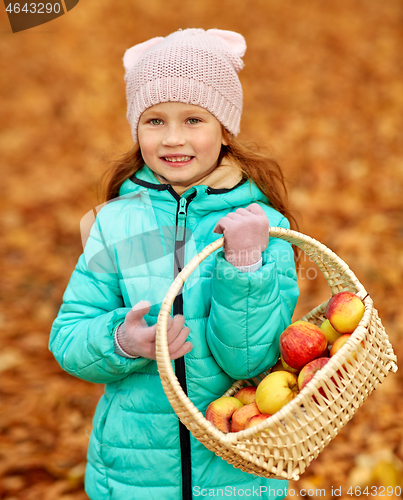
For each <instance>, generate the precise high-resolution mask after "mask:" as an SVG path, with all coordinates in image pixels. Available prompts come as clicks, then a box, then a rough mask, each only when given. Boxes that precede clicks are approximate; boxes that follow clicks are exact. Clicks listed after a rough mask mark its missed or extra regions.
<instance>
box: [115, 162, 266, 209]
mask: <svg viewBox="0 0 403 500" xmlns="http://www.w3.org/2000/svg"><path fill="white" fill-rule="evenodd" d="M193 193H194V194H193ZM136 194H139V195H141V194H143V195H144V196H147V197H149V199H150V201H151V202H152V204H153V205H154V206H156V205H160V204H161V207H162V206H164V207H166V208H168V205H171V206H172V209H173V210H175V211H176V208H177V206H178V203H179V201H180V198H181V197H180V196H179V195H178V194H177V193H176V192H175V191H174V189H173V188H172V186H171V185H170V184H161V183H160V182H159V181H158V179H157V178H156V177H155V175H154V173H153V171H152V170H151V169H150V168H149V167H148V166H147V165H144V167H142V168H141V169H139V170H138V171H137V172H135V174H134V175H133V176H132V177H131V178H130V179H127V180H126V181H125V182H124V183H123V184H122V186H121V188H120V193H119V195H120V196H130V195H136ZM191 195H192V198H194V199H193V201H192V203H190V204H189V211H191V212H195V215H198V216H205V215H207V214H208V213H210V212H216V211H221V210H225V209H228V208H232V209H233V208H234V207H237V206H245V205H248V204H250V203H254V202H256V201H263V202H264V203H266V204H267V203H268V200H267V198H266V197H265V196H264V195H263V193H262V192H261V191H260V190H259V189H258V187H257V186H256V184H255V183H254V182H253V181H252V180H245V179H242V180H241V181H240V182H239V183H238V184H237V185H235V186H233V187H232V188H218V189H216V188H211V187H209V186H206V185H194V186H191V187H190V188H189V189H187V190H186V191H185V193H183V195H182V196H183V197H185V198H188V197H189V196H191ZM212 195H216V196H212ZM168 210H169V209H168Z"/></svg>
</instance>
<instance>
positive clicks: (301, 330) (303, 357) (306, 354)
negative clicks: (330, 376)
mask: <svg viewBox="0 0 403 500" xmlns="http://www.w3.org/2000/svg"><path fill="white" fill-rule="evenodd" d="M326 348H327V340H326V337H325V334H324V333H323V332H322V330H321V329H320V328H319V327H318V326H316V325H314V324H313V323H309V322H308V321H302V320H300V321H295V322H294V323H291V325H290V326H288V327H287V328H286V329H285V330H284V331H283V333H282V334H281V335H280V353H281V356H282V358H283V360H284V361H285V362H286V363H287V365H289V366H291V368H295V369H296V370H298V371H300V370H301V369H302V368H303V367H304V366H305V365H306V364H307V363H309V362H310V361H312V360H313V359H315V358H320V357H321V356H323V354H324V353H325V352H326ZM269 413H270V412H269Z"/></svg>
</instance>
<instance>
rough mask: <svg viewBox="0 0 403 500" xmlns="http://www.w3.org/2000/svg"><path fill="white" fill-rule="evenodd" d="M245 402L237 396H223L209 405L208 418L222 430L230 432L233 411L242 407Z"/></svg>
mask: <svg viewBox="0 0 403 500" xmlns="http://www.w3.org/2000/svg"><path fill="white" fill-rule="evenodd" d="M242 406H243V404H242V403H241V402H240V401H239V399H237V398H233V397H226V396H225V397H224V396H223V397H222V398H219V399H216V400H215V401H213V402H212V403H210V404H209V405H208V408H207V410H206V419H207V420H208V421H209V422H211V423H212V424H214V425H215V426H216V427H218V429H220V431H222V432H230V430H231V425H230V419H231V417H232V415H233V413H234V412H235V411H236V410H237V409H238V408H242Z"/></svg>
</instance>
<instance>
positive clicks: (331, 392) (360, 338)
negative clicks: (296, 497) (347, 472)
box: [156, 227, 397, 480]
mask: <svg viewBox="0 0 403 500" xmlns="http://www.w3.org/2000/svg"><path fill="white" fill-rule="evenodd" d="M270 236H271V237H276V238H281V239H283V240H286V241H288V242H290V243H292V244H294V245H296V246H298V247H299V248H300V249H301V250H303V251H304V252H305V253H306V254H307V255H308V256H309V257H310V258H311V259H312V260H313V261H314V262H315V263H316V264H317V265H318V267H319V269H320V270H321V271H322V273H323V275H324V277H325V278H326V281H327V283H328V284H329V287H330V290H331V292H332V294H333V295H334V294H336V293H338V292H341V291H344V290H348V291H351V292H353V293H356V294H357V295H358V296H359V297H360V298H361V299H362V300H363V302H364V305H365V312H364V316H363V318H362V320H361V322H360V324H359V325H358V327H357V328H356V330H355V331H354V333H353V334H352V336H351V337H350V339H349V340H348V341H347V342H346V343H345V344H344V345H343V347H341V349H340V350H339V351H338V352H337V353H336V354H335V355H334V356H333V357H332V358H331V359H330V361H329V362H328V363H327V364H326V365H325V366H324V367H323V368H322V369H321V370H320V371H319V372H318V373H317V374H316V376H315V377H314V379H313V380H312V381H311V382H309V383H308V384H307V386H306V387H305V388H304V389H303V390H302V391H301V392H300V393H299V394H298V395H297V397H296V398H294V399H293V401H291V402H290V403H288V404H287V405H286V406H284V407H283V408H282V409H281V410H280V411H278V412H277V413H275V414H274V415H273V416H272V417H271V418H269V419H267V420H266V421H264V422H261V423H260V424H258V425H256V426H254V427H251V428H249V429H247V430H244V431H240V432H236V433H228V434H225V433H223V432H221V431H220V430H218V429H217V428H216V427H215V426H213V425H212V424H211V423H210V422H209V421H207V420H206V419H205V418H204V416H203V414H202V413H201V412H200V411H199V410H198V409H197V408H196V407H195V406H194V405H193V404H192V402H191V401H190V400H189V398H188V397H187V396H186V394H185V393H184V392H183V390H182V388H181V386H180V384H179V382H178V379H177V378H176V375H175V373H174V371H173V367H172V362H171V360H170V358H169V354H168V345H167V321H168V317H169V315H170V312H171V308H172V304H173V301H174V299H175V297H176V295H177V293H178V291H179V290H180V288H181V287H182V285H183V283H184V282H185V281H186V279H187V278H188V276H189V275H190V274H191V273H192V272H193V271H194V270H195V269H196V267H197V266H198V265H199V264H200V262H202V261H203V260H204V259H205V258H206V257H207V256H208V255H210V254H211V253H212V252H214V251H215V250H217V249H218V248H220V247H221V246H222V244H223V238H220V239H218V240H216V241H215V242H213V243H211V244H210V245H208V246H207V247H206V248H205V249H204V250H203V251H202V252H200V253H199V254H198V255H196V256H195V257H194V258H193V259H192V260H191V261H190V262H189V263H188V264H187V265H186V267H185V268H184V269H183V270H182V271H181V273H180V274H178V276H177V277H176V279H175V281H174V282H173V283H172V285H171V287H170V288H169V290H168V292H167V294H166V296H165V299H164V301H163V303H162V306H161V310H160V314H159V317H158V322H157V338H156V346H157V347H156V353H157V364H158V369H159V373H160V377H161V381H162V385H163V388H164V391H165V394H166V395H167V397H168V400H169V402H170V403H171V405H172V407H173V409H174V411H175V413H176V414H177V416H178V417H179V418H180V420H181V421H182V422H183V424H184V425H185V426H186V427H187V428H188V429H189V431H190V432H191V433H192V434H193V436H194V437H195V438H196V439H198V440H199V441H200V442H201V443H203V444H204V445H205V446H206V447H207V448H208V449H209V450H211V451H213V452H214V453H215V454H217V455H218V456H220V457H222V458H223V459H224V460H226V461H227V462H229V463H230V464H232V465H233V466H234V467H237V468H240V469H241V470H243V471H245V472H249V473H252V474H255V475H258V476H264V477H267V478H278V479H293V480H298V479H299V477H300V475H301V474H303V473H304V471H305V470H306V468H307V467H308V466H309V464H310V463H311V461H312V460H313V459H315V458H316V457H317V456H318V455H319V453H320V452H321V451H322V450H323V448H324V447H325V446H326V445H327V444H329V442H330V441H331V440H332V439H333V438H334V437H336V435H337V433H338V432H339V430H340V429H341V428H342V427H343V426H344V425H345V424H346V423H347V422H348V421H349V420H350V419H351V418H352V417H353V415H354V413H355V412H356V411H357V410H358V408H359V407H360V406H361V405H362V404H363V402H364V401H365V400H366V399H367V398H368V396H369V395H370V394H371V392H372V391H373V390H374V389H376V388H377V387H378V384H380V383H382V382H383V380H384V379H385V377H386V376H387V375H388V373H389V372H390V371H393V372H395V371H396V370H397V360H396V356H395V354H394V352H393V349H392V346H391V344H390V342H389V339H388V336H387V334H386V332H385V329H384V328H383V326H382V323H381V321H380V319H379V317H378V313H377V311H376V309H375V308H374V306H373V303H372V299H371V298H370V296H369V295H368V294H367V292H366V291H365V289H364V287H363V286H362V285H361V283H360V282H359V281H358V280H357V278H356V277H355V275H354V274H353V272H352V271H351V270H350V269H349V267H348V266H347V265H346V264H345V262H343V261H342V260H341V259H340V258H339V257H338V256H337V255H336V254H335V253H334V252H332V251H331V250H330V249H329V248H327V247H326V246H325V245H323V244H322V243H320V242H318V241H316V240H314V239H313V238H310V237H309V236H306V235H303V234H301V233H298V232H295V231H291V230H287V229H282V228H277V227H272V228H270ZM326 304H327V302H324V303H323V304H321V305H320V306H318V307H317V308H315V309H314V310H312V311H311V312H310V313H309V314H307V315H306V316H304V317H303V318H301V319H303V320H306V321H310V322H312V323H314V324H316V325H318V326H319V325H320V324H321V323H322V321H323V320H324V319H325V316H324V313H325V309H326ZM266 375H267V373H262V374H261V375H259V376H258V377H256V378H255V379H253V380H241V381H236V382H235V383H234V384H233V385H232V386H231V388H229V390H228V391H227V392H226V393H225V394H223V396H232V395H233V394H235V393H236V392H237V390H238V389H240V388H241V387H244V386H245V385H257V384H258V383H259V382H260V380H262V379H263V378H264V377H265V376H266ZM335 381H336V383H335ZM322 394H325V397H324V396H323V395H322Z"/></svg>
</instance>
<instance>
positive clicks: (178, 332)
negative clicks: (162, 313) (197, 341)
mask: <svg viewBox="0 0 403 500" xmlns="http://www.w3.org/2000/svg"><path fill="white" fill-rule="evenodd" d="M150 307H151V304H150V302H148V301H147V300H142V301H141V302H139V303H138V304H136V305H135V306H134V307H133V308H132V310H131V311H129V312H128V313H127V315H126V319H125V321H124V323H122V324H121V325H120V327H119V328H118V331H117V332H116V340H117V342H118V344H119V346H120V347H121V348H122V349H123V351H124V352H126V353H127V354H130V355H131V356H141V357H143V358H148V359H156V354H155V336H156V334H157V325H156V324H155V325H153V326H148V325H147V323H146V321H145V319H144V315H145V314H147V313H148V312H149V310H150ZM184 324H185V318H184V317H183V316H181V315H177V316H175V317H174V318H172V317H171V316H170V317H169V318H168V330H167V338H168V348H169V355H170V357H171V359H176V358H180V357H181V356H184V355H185V354H187V353H188V352H189V351H190V350H191V349H192V347H193V346H192V344H191V343H190V342H185V340H186V338H187V336H188V335H189V332H190V329H189V327H187V326H186V327H185V328H183V325H184Z"/></svg>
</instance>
